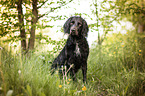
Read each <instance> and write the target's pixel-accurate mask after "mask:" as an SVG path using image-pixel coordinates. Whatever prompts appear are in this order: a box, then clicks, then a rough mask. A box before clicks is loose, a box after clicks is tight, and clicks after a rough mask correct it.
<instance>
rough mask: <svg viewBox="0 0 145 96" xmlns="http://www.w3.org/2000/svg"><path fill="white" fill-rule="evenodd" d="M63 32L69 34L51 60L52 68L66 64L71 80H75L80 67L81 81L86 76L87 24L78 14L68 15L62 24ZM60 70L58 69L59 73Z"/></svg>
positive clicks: (87, 53)
mask: <svg viewBox="0 0 145 96" xmlns="http://www.w3.org/2000/svg"><path fill="white" fill-rule="evenodd" d="M63 28H64V32H65V33H68V34H69V37H68V39H67V42H66V45H65V46H64V48H63V49H62V51H61V52H60V54H59V55H58V57H57V58H55V60H54V61H53V64H52V67H51V68H52V69H57V68H58V67H59V68H61V66H62V65H63V66H66V68H67V69H69V68H70V66H71V65H72V64H73V67H71V69H70V70H69V72H70V75H71V76H72V77H73V80H76V77H75V74H76V72H77V71H78V70H79V69H80V68H81V69H82V73H83V81H86V78H87V58H88V55H89V46H88V42H87V40H86V37H87V33H88V31H89V30H88V25H87V23H86V21H85V20H84V19H83V18H81V17H78V16H73V17H70V18H69V19H68V20H67V21H66V22H65V24H64V26H63ZM61 72H62V71H61V70H60V73H61Z"/></svg>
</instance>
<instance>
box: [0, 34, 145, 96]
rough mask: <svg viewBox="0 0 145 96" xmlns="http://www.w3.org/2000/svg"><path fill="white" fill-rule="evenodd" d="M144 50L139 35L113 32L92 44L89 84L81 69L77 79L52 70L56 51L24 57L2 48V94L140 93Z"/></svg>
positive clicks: (143, 88) (77, 95)
mask: <svg viewBox="0 0 145 96" xmlns="http://www.w3.org/2000/svg"><path fill="white" fill-rule="evenodd" d="M143 51H144V50H142V49H141V48H140V45H139V42H138V37H137V36H136V35H129V33H128V34H124V35H122V34H113V35H110V36H108V37H107V38H106V40H105V41H104V43H103V44H102V45H93V47H92V48H91V50H90V55H89V59H88V73H87V84H84V83H83V82H82V73H81V70H80V71H79V72H78V74H77V82H74V81H72V79H71V78H70V77H69V76H67V77H65V78H64V79H60V77H59V75H58V72H57V71H56V73H55V74H54V75H51V74H50V66H51V62H52V61H53V59H54V56H53V54H48V53H47V52H39V51H37V52H34V53H32V54H31V56H30V57H29V56H26V57H25V56H24V57H22V56H21V54H19V53H16V54H12V52H11V51H7V50H6V49H4V48H3V49H1V50H0V53H1V58H0V59H1V61H0V95H1V96H6V95H7V96H10V95H13V96H97V95H98V96H100V95H101V96H102V95H103V96H106V95H107V96H133V95H134V96H139V95H142V96H143V95H144V94H145V93H144V91H145V73H144V72H145V70H144V68H143V67H144V65H145V62H144V59H143V55H144V54H143Z"/></svg>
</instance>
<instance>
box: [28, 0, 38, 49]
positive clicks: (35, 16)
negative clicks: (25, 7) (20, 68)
mask: <svg viewBox="0 0 145 96" xmlns="http://www.w3.org/2000/svg"><path fill="white" fill-rule="evenodd" d="M32 6H33V9H32V21H31V32H30V39H29V45H28V48H29V50H33V49H34V43H35V29H36V23H37V20H38V10H37V0H33V2H32Z"/></svg>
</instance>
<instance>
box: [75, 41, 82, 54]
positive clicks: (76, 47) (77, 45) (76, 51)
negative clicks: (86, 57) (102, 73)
mask: <svg viewBox="0 0 145 96" xmlns="http://www.w3.org/2000/svg"><path fill="white" fill-rule="evenodd" d="M74 53H75V54H76V55H77V56H79V55H80V56H81V52H80V48H79V44H78V43H76V46H75V51H74Z"/></svg>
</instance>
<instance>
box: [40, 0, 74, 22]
mask: <svg viewBox="0 0 145 96" xmlns="http://www.w3.org/2000/svg"><path fill="white" fill-rule="evenodd" d="M72 1H73V0H70V1H69V2H67V3H65V4H61V5H60V6H58V7H55V8H51V10H50V11H49V12H47V13H45V14H42V15H39V17H38V19H40V18H42V17H43V16H45V15H48V14H49V13H51V12H54V11H55V10H57V9H59V8H61V7H63V6H65V5H67V4H69V3H70V2H72Z"/></svg>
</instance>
